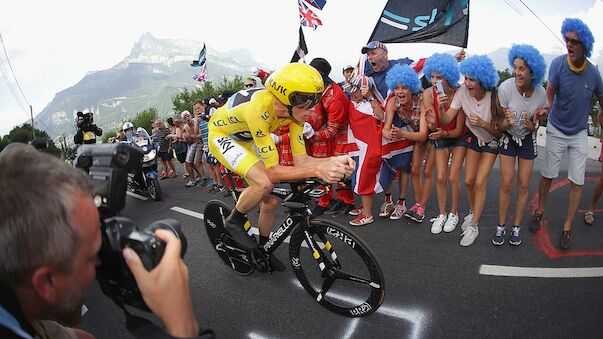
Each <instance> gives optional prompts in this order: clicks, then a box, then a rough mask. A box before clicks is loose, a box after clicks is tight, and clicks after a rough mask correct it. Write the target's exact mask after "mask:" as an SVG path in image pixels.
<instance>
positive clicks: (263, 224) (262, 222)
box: [258, 194, 285, 271]
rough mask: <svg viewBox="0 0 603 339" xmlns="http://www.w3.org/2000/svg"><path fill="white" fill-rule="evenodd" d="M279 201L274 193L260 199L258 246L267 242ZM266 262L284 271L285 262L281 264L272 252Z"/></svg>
mask: <svg viewBox="0 0 603 339" xmlns="http://www.w3.org/2000/svg"><path fill="white" fill-rule="evenodd" d="M279 203H280V200H279V198H277V197H275V196H274V195H271V194H268V196H267V197H265V198H264V199H263V200H262V204H261V205H260V218H259V220H258V227H259V228H260V247H262V246H264V244H266V243H267V242H268V240H270V239H269V235H270V230H271V229H272V224H273V223H274V216H275V214H276V209H277V208H278V206H279ZM268 263H269V264H270V268H271V269H272V270H273V271H284V270H285V264H283V263H282V262H281V261H280V260H279V259H278V258H276V257H275V256H274V253H272V254H270V257H269V258H268Z"/></svg>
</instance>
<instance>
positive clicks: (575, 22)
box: [561, 18, 595, 58]
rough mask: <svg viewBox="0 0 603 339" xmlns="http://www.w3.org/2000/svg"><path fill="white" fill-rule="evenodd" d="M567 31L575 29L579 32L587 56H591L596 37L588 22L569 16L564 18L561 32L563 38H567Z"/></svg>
mask: <svg viewBox="0 0 603 339" xmlns="http://www.w3.org/2000/svg"><path fill="white" fill-rule="evenodd" d="M567 31H574V32H576V34H578V39H580V42H582V45H583V46H584V49H585V53H584V54H586V56H587V57H588V58H590V55H591V53H592V52H593V43H594V42H595V38H594V37H593V34H592V33H591V32H590V29H589V28H588V26H586V24H585V23H584V22H583V21H582V20H580V19H576V18H567V19H565V20H563V24H562V25H561V34H562V35H563V39H565V34H566V33H567Z"/></svg>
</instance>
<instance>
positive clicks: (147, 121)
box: [132, 107, 159, 135]
mask: <svg viewBox="0 0 603 339" xmlns="http://www.w3.org/2000/svg"><path fill="white" fill-rule="evenodd" d="M158 116H159V115H158V114H157V109H156V108H155V107H150V108H147V109H145V110H143V111H140V112H138V114H136V116H135V117H134V119H132V124H133V125H134V128H135V129H136V128H138V127H142V128H144V129H145V130H147V132H148V133H149V135H150V134H151V131H152V130H153V124H152V123H153V119H155V118H156V117H158Z"/></svg>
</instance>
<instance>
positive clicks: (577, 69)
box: [567, 56, 588, 74]
mask: <svg viewBox="0 0 603 339" xmlns="http://www.w3.org/2000/svg"><path fill="white" fill-rule="evenodd" d="M567 64H568V66H569V68H570V69H571V70H572V71H573V72H574V73H576V74H580V73H582V72H584V70H585V69H586V66H587V65H588V62H587V60H586V59H584V62H583V63H582V66H580V67H577V66H576V65H574V63H573V62H572V60H570V57H569V56H568V57H567Z"/></svg>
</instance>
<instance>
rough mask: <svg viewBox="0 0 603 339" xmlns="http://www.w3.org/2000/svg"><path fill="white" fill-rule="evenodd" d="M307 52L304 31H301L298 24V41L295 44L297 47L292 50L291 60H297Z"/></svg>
mask: <svg viewBox="0 0 603 339" xmlns="http://www.w3.org/2000/svg"><path fill="white" fill-rule="evenodd" d="M306 54H308V46H306V39H304V32H302V28H301V26H299V43H298V44H297V49H296V50H295V52H293V56H292V57H291V62H297V61H299V59H301V58H303V57H304V56H306Z"/></svg>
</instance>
